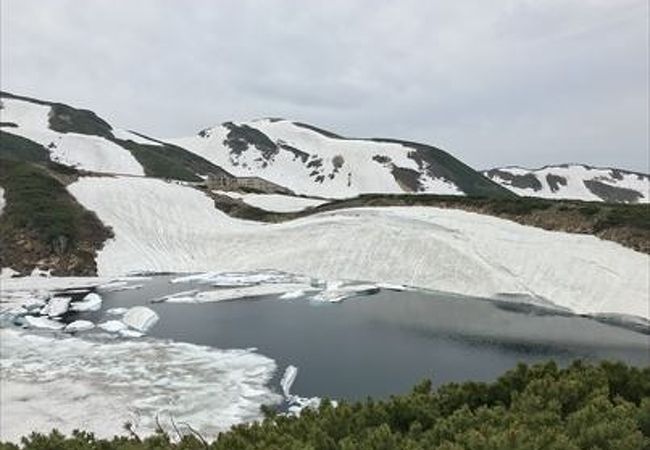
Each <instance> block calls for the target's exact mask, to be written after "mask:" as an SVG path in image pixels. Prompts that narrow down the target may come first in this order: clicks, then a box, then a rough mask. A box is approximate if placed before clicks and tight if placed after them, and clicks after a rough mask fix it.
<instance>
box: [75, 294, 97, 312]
mask: <svg viewBox="0 0 650 450" xmlns="http://www.w3.org/2000/svg"><path fill="white" fill-rule="evenodd" d="M101 308H102V298H101V297H100V296H99V295H98V294H95V293H94V292H91V293H90V294H88V295H86V296H85V297H84V298H83V299H82V300H81V301H78V302H72V305H70V310H71V311H76V312H86V311H99V310H100V309H101Z"/></svg>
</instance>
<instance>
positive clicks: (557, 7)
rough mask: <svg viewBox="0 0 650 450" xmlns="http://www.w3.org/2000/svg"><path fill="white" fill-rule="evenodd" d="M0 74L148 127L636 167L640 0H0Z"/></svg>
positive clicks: (535, 162)
mask: <svg viewBox="0 0 650 450" xmlns="http://www.w3.org/2000/svg"><path fill="white" fill-rule="evenodd" d="M0 4H1V27H0V33H1V36H0V37H1V42H0V45H1V53H0V57H1V61H0V62H1V66H0V75H1V78H0V83H1V85H2V89H3V90H8V91H10V92H14V93H18V94H23V95H30V96H36V97H40V98H44V99H49V100H56V101H62V102H65V103H70V104H72V105H74V106H79V107H86V108H89V109H92V110H94V111H95V112H97V113H98V114H99V115H100V116H102V117H104V118H105V119H107V120H108V121H109V122H111V123H112V124H113V125H115V126H121V127H125V128H129V129H135V130H138V131H141V132H143V133H147V134H151V135H154V136H158V137H161V138H166V137H176V136H184V135H190V134H194V133H196V132H197V131H198V130H199V129H201V128H204V127H207V126H211V125H214V124H217V123H220V122H223V121H226V120H246V119H251V118H258V117H266V116H278V117H285V118H290V119H295V120H300V121H304V122H309V123H313V124H315V125H318V126H320V127H323V128H329V129H331V130H332V131H336V132H338V133H341V134H346V135H351V136H377V137H379V136H381V137H399V138H406V139H411V140H417V141H423V142H427V143H431V144H434V145H438V146H440V147H443V148H446V149H447V150H449V151H450V152H452V153H453V154H454V155H456V156H457V157H459V158H461V159H462V160H464V161H465V162H467V163H469V164H470V165H472V166H474V167H476V168H488V167H493V166H498V165H507V164H517V165H524V166H532V167H536V166H541V165H544V164H548V163H559V162H584V163H589V164H594V165H614V166H619V167H623V168H629V169H634V170H640V171H646V172H647V171H648V170H649V167H648V165H649V164H650V162H649V160H648V158H649V156H648V120H649V117H648V51H649V49H648V15H649V11H648V2H647V1H646V0H638V1H637V0H630V1H628V0H602V1H596V0H557V1H555V0H543V1H542V0H540V1H532V0H529V1H498V0H492V1H485V0H476V1H469V0H468V1H465V0H461V1H443V0H439V1H434V0H399V1H398V0H394V1H381V0H339V1H337V0H328V1H318V2H317V1H306V0H303V1H300V0H291V1H290V0H285V1H280V0H278V1H268V0H256V1H243V0H211V1H202V0H191V1H181V0H168V1H166V0H129V1H126V0H41V1H37V0H0Z"/></svg>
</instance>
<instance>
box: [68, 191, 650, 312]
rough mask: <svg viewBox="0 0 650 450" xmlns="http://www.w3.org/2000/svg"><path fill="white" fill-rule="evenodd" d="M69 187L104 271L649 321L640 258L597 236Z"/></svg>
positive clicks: (454, 215)
mask: <svg viewBox="0 0 650 450" xmlns="http://www.w3.org/2000/svg"><path fill="white" fill-rule="evenodd" d="M68 189H69V190H70V192H72V194H73V195H74V196H75V197H76V198H77V199H78V200H79V202H81V204H83V205H84V206H85V207H86V208H88V209H90V210H93V211H95V212H96V213H97V214H98V216H99V218H100V219H101V220H102V222H104V223H105V224H106V225H108V226H111V227H112V228H113V230H114V232H115V235H116V237H115V239H113V240H111V241H109V242H108V243H107V244H106V245H105V247H104V248H103V249H102V250H101V251H100V252H99V255H98V258H97V264H98V270H99V273H100V274H101V275H120V274H124V273H129V272H138V271H152V272H156V271H177V272H195V271H208V270H213V271H217V270H218V271H243V270H263V269H269V268H273V269H276V270H280V271H286V272H294V273H303V274H306V275H308V276H311V277H316V278H320V279H356V280H367V281H378V282H383V283H391V284H399V285H407V286H413V287H420V288H427V289H434V290H439V291H447V292H453V293H459V294H464V295H471V296H478V297H494V296H497V295H498V294H504V293H507V294H522V295H527V296H529V297H533V298H534V297H539V298H543V299H547V300H548V301H551V302H553V303H555V304H557V305H559V306H562V307H565V308H569V309H571V310H572V311H575V312H578V313H586V314H597V313H619V314H629V315H636V316H640V317H644V318H648V317H649V316H650V312H649V311H648V303H647V302H648V285H649V283H650V274H648V270H647V269H648V264H650V258H649V257H648V255H645V254H642V253H638V252H635V251H633V250H630V249H627V248H624V247H622V246H621V245H619V244H615V243H613V242H609V241H603V240H600V239H598V238H596V237H594V236H588V235H578V234H569V233H561V232H552V231H546V230H541V229H538V228H534V227H528V226H524V225H519V224H516V223H514V222H510V221H507V220H503V219H498V218H495V217H490V216H484V215H480V214H475V213H469V212H465V211H458V210H451V209H439V208H427V207H404V208H399V207H392V208H359V209H347V210H341V211H335V212H331V213H322V214H318V215H314V216H310V217H306V218H302V219H298V220H294V221H291V222H287V223H281V224H259V223H252V222H247V221H242V220H237V219H233V218H231V217H228V216H226V215H225V214H223V213H221V212H220V211H218V210H216V209H215V208H214V206H213V204H212V201H211V200H210V199H209V198H208V197H207V196H205V195H204V194H203V193H201V192H199V191H197V190H194V189H191V188H188V187H183V186H178V185H172V184H167V183H164V182H162V181H158V180H151V179H135V178H132V179H128V178H82V179H80V180H79V181H77V182H76V183H73V184H72V185H70V186H69V188H68ZM133 217H138V220H137V221H135V220H132V218H133Z"/></svg>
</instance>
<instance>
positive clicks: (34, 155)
mask: <svg viewBox="0 0 650 450" xmlns="http://www.w3.org/2000/svg"><path fill="white" fill-rule="evenodd" d="M0 159H6V160H12V161H33V162H38V161H41V162H44V161H49V160H50V152H49V151H48V150H47V149H46V148H45V147H43V146H42V145H40V144H37V143H36V142H34V141H31V140H29V139H26V138H24V137H22V136H17V135H15V134H12V133H8V132H6V131H1V130H0Z"/></svg>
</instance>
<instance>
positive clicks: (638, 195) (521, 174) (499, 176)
mask: <svg viewBox="0 0 650 450" xmlns="http://www.w3.org/2000/svg"><path fill="white" fill-rule="evenodd" d="M484 174H485V176H487V177H488V178H490V179H491V180H493V181H495V182H497V183H499V184H501V185H502V186H504V187H506V188H508V189H510V190H511V191H512V192H514V193H516V194H518V195H521V196H527V197H543V198H551V199H574V200H587V201H604V202H610V203H648V202H650V175H648V174H643V173H638V172H630V171H627V170H622V169H613V168H597V167H591V166H586V165H581V164H571V165H570V164H564V165H558V166H546V167H542V168H541V169H535V170H530V169H524V168H521V167H503V168H496V169H491V170H486V171H485V172H484Z"/></svg>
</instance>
